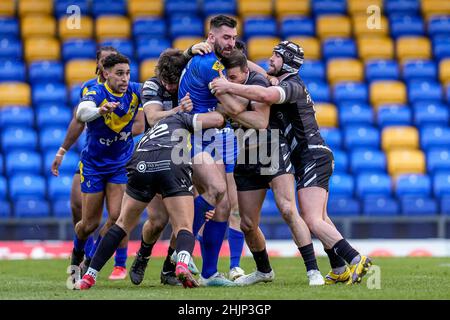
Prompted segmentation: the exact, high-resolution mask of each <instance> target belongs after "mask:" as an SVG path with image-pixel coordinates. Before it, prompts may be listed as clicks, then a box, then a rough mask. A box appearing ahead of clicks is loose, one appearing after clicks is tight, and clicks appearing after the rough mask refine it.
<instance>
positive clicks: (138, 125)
mask: <svg viewBox="0 0 450 320" xmlns="http://www.w3.org/2000/svg"><path fill="white" fill-rule="evenodd" d="M144 129H145V118H144V112H143V111H142V110H140V109H139V110H138V112H137V115H136V118H135V119H134V122H133V126H132V128H131V134H132V135H133V137H135V136H138V135H140V134H141V133H143V132H144Z"/></svg>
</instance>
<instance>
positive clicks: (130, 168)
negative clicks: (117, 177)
mask: <svg viewBox="0 0 450 320" xmlns="http://www.w3.org/2000/svg"><path fill="white" fill-rule="evenodd" d="M170 156H171V149H169V150H157V151H148V152H136V153H134V154H133V157H132V158H131V160H130V161H129V163H128V164H127V175H128V183H127V188H126V193H127V194H128V195H129V196H130V197H132V198H133V199H135V200H138V201H142V202H150V201H151V200H152V199H153V197H154V196H155V194H156V193H159V194H161V196H162V197H163V198H166V197H177V196H187V195H189V196H193V193H192V189H193V185H192V167H191V166H190V165H188V164H174V163H173V162H172V160H171V159H170Z"/></svg>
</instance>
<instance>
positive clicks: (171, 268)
mask: <svg viewBox="0 0 450 320" xmlns="http://www.w3.org/2000/svg"><path fill="white" fill-rule="evenodd" d="M174 251H175V249H174V248H172V247H171V246H169V249H167V256H166V260H164V265H163V269H162V271H163V272H165V273H167V272H175V265H174V264H173V263H172V261H170V257H171V256H172V253H173V252H174Z"/></svg>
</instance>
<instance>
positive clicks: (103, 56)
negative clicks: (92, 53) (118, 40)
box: [97, 51, 117, 74]
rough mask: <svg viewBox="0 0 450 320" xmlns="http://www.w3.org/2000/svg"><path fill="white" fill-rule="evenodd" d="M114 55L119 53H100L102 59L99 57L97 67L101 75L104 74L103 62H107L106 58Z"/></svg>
mask: <svg viewBox="0 0 450 320" xmlns="http://www.w3.org/2000/svg"><path fill="white" fill-rule="evenodd" d="M114 53H117V52H115V51H102V52H100V57H99V59H98V62H97V67H98V71H99V74H101V73H102V72H103V61H105V58H106V57H107V56H109V55H110V54H114Z"/></svg>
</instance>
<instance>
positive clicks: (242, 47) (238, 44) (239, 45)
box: [234, 40, 247, 55]
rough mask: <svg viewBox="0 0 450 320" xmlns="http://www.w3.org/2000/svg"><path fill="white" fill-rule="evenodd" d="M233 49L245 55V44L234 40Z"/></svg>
mask: <svg viewBox="0 0 450 320" xmlns="http://www.w3.org/2000/svg"><path fill="white" fill-rule="evenodd" d="M234 47H235V48H236V49H237V50H239V51H241V52H242V53H243V54H245V55H247V46H246V45H245V42H244V41H242V40H236V44H235V45H234Z"/></svg>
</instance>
